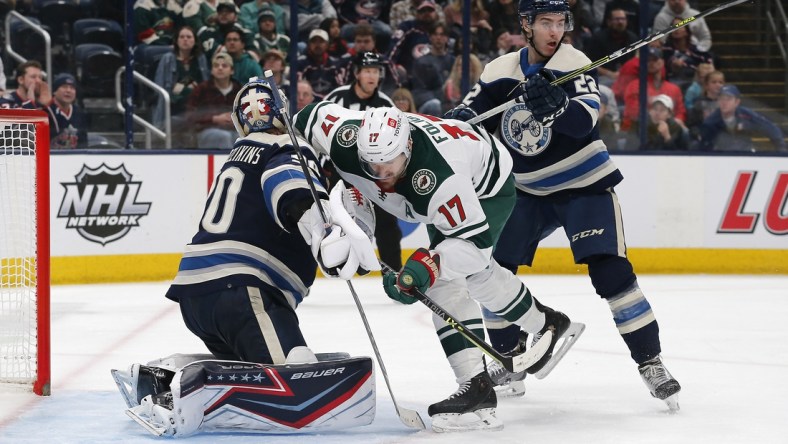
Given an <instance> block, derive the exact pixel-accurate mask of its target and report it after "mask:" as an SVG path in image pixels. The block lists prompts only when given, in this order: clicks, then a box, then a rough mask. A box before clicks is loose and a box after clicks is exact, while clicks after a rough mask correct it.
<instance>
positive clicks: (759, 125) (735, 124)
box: [700, 83, 786, 152]
mask: <svg viewBox="0 0 788 444" xmlns="http://www.w3.org/2000/svg"><path fill="white" fill-rule="evenodd" d="M717 104H718V105H719V108H718V109H717V110H716V111H714V112H713V113H711V115H710V116H709V117H707V118H706V120H704V121H703V124H702V125H701V129H700V133H701V140H700V149H701V150H703V151H749V152H754V151H756V149H755V144H754V143H753V140H752V139H753V138H754V137H766V138H768V139H769V141H770V142H771V143H772V146H773V147H774V150H775V151H786V144H785V138H784V137H785V136H784V135H783V132H782V130H780V128H779V127H778V126H777V125H775V124H774V123H772V122H771V121H770V120H769V119H767V118H766V117H764V116H763V115H761V114H759V113H757V112H755V111H753V110H751V109H749V108H747V107H744V106H741V92H740V91H739V88H737V87H736V85H731V84H730V83H729V84H727V85H725V86H723V87H722V89H721V90H720V95H719V97H718V98H717Z"/></svg>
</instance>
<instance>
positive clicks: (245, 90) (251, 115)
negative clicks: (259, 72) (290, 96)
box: [231, 77, 287, 137]
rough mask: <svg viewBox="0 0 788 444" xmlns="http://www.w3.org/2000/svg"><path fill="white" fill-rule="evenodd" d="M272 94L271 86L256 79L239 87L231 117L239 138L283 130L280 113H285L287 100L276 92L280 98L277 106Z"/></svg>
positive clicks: (264, 81) (262, 80)
mask: <svg viewBox="0 0 788 444" xmlns="http://www.w3.org/2000/svg"><path fill="white" fill-rule="evenodd" d="M273 94H274V92H273V91H272V88H271V84H269V83H268V82H267V81H266V80H264V79H259V78H257V77H253V78H251V79H249V83H247V84H246V85H244V86H243V87H241V90H240V91H238V94H236V95H235V101H234V102H233V112H232V116H231V118H232V121H233V125H234V126H235V130H236V131H237V132H238V135H239V136H241V137H246V136H248V135H249V134H251V133H259V132H265V131H268V130H269V129H271V128H277V129H280V130H283V131H284V130H285V126H284V124H283V123H282V113H283V112H287V100H286V98H285V97H284V96H283V95H282V94H281V93H279V92H278V91H277V92H276V94H279V97H280V101H279V104H278V105H277V101H276V99H275V98H274V96H273ZM280 107H281V108H280Z"/></svg>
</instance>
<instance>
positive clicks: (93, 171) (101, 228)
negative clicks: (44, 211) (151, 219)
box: [57, 163, 151, 245]
mask: <svg viewBox="0 0 788 444" xmlns="http://www.w3.org/2000/svg"><path fill="white" fill-rule="evenodd" d="M74 179H75V181H74V182H67V183H61V185H63V188H65V193H64V195H63V201H62V202H61V203H60V209H59V210H58V213H57V218H59V219H66V228H67V229H75V230H77V233H79V235H80V236H82V237H84V238H85V239H87V240H89V241H91V242H96V243H99V244H101V245H106V244H108V243H110V242H113V241H116V240H118V239H120V238H122V237H123V236H125V235H126V234H127V233H128V232H129V230H131V228H132V227H137V226H139V220H140V218H142V217H143V216H147V215H148V211H149V210H150V206H151V203H150V202H138V201H137V195H138V194H139V191H140V187H141V186H142V182H138V181H137V182H135V181H133V180H131V179H132V176H131V174H130V173H129V172H128V171H127V170H126V167H125V166H124V165H123V164H121V165H120V166H118V167H115V168H110V167H108V166H107V165H106V164H104V163H102V164H101V165H100V166H99V167H98V168H90V167H88V166H87V165H83V166H82V171H80V172H79V173H77V175H76V176H74Z"/></svg>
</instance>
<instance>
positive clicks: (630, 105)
mask: <svg viewBox="0 0 788 444" xmlns="http://www.w3.org/2000/svg"><path fill="white" fill-rule="evenodd" d="M646 73H647V82H646V96H647V97H648V98H649V99H650V98H652V97H654V96H656V95H659V94H665V95H666V96H668V97H670V98H671V100H673V104H674V107H673V117H674V118H675V119H677V120H680V121H681V122H682V124H683V122H685V121H686V120H687V109H686V108H685V107H684V94H682V93H681V88H679V87H678V85H676V84H675V83H673V82H671V81H669V80H666V79H665V59H664V58H663V55H662V50H661V49H660V48H656V47H649V48H648V64H647V65H646ZM639 117H640V79H639V78H635V79H633V80H632V81H630V82H629V84H627V87H626V88H625V89H624V117H623V120H622V122H621V131H629V130H630V128H631V127H632V124H633V123H634V122H637V121H638V119H639Z"/></svg>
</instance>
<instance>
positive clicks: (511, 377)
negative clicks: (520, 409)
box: [487, 330, 528, 398]
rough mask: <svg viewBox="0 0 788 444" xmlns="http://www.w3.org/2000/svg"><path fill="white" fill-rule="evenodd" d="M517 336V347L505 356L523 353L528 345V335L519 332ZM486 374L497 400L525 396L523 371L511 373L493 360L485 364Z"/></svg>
mask: <svg viewBox="0 0 788 444" xmlns="http://www.w3.org/2000/svg"><path fill="white" fill-rule="evenodd" d="M519 335H520V339H519V340H518V341H517V346H516V347H515V348H514V349H513V350H511V351H509V352H508V353H506V354H508V355H515V354H519V353H522V352H524V351H525V348H526V345H527V344H528V333H526V332H524V331H522V330H521V331H520V333H519ZM487 372H488V373H489V374H490V379H491V380H492V382H493V384H495V394H496V396H498V397H499V398H516V397H519V396H523V395H525V381H524V380H525V375H526V373H525V371H521V372H515V373H512V372H510V371H509V370H506V369H505V368H504V367H503V366H502V365H501V364H500V363H499V362H497V361H494V360H493V361H491V362H490V363H489V364H487Z"/></svg>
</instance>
